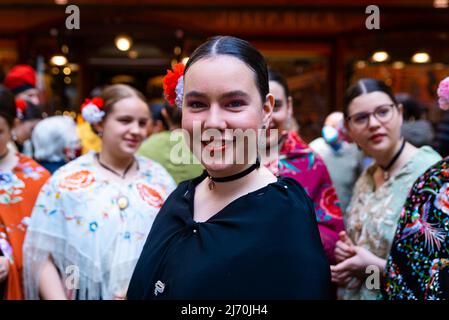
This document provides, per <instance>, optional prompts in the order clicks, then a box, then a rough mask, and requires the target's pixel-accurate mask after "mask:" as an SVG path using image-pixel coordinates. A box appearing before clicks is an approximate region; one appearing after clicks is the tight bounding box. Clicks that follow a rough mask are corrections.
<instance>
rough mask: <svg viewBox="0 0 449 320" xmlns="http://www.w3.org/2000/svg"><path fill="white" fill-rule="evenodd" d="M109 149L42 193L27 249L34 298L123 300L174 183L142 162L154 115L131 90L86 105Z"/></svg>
mask: <svg viewBox="0 0 449 320" xmlns="http://www.w3.org/2000/svg"><path fill="white" fill-rule="evenodd" d="M82 114H83V117H84V118H85V119H86V120H87V121H89V122H90V123H92V124H94V128H95V130H96V132H97V133H98V134H99V136H100V137H101V138H102V150H101V151H100V152H99V153H95V152H90V153H88V154H86V155H84V156H82V157H79V158H78V159H76V160H75V161H72V162H69V163H68V164H66V165H64V166H63V167H61V168H60V169H59V170H58V171H56V173H55V174H54V175H53V176H52V178H51V179H50V180H49V181H48V183H47V184H46V185H45V186H44V187H43V189H42V192H41V194H40V196H39V198H38V200H37V202H36V206H35V208H34V210H33V214H32V216H31V220H30V225H29V228H28V232H27V236H26V240H25V244H24V281H25V294H26V298H27V299H38V298H42V299H79V300H97V299H123V298H124V295H125V293H126V290H127V289H128V284H129V281H130V279H131V275H132V272H133V270H134V267H135V264H136V263H137V259H138V258H139V255H140V252H141V250H142V247H143V245H144V242H145V239H146V237H147V235H148V233H149V231H150V229H151V226H152V224H153V221H154V219H155V217H156V215H157V214H158V212H159V209H160V208H161V206H162V204H163V203H164V201H165V199H166V198H167V196H168V195H169V194H170V193H171V191H173V189H174V188H175V183H174V181H173V179H172V178H171V177H170V175H169V174H168V173H167V172H166V171H165V169H164V168H163V167H162V166H161V165H159V164H158V163H156V162H153V161H150V160H145V159H144V158H141V157H135V156H134V153H135V151H136V150H137V149H138V148H139V146H140V144H141V142H142V141H143V139H144V138H145V137H146V132H147V121H148V119H149V117H150V114H149V109H148V107H147V105H146V103H145V100H144V98H143V96H142V95H141V94H140V93H139V92H138V91H136V90H135V89H133V88H131V87H129V86H126V85H113V86H110V87H108V88H106V89H105V90H104V91H103V93H102V97H101V98H99V97H96V98H94V99H92V101H89V100H88V101H86V102H85V103H84V104H83V106H82Z"/></svg>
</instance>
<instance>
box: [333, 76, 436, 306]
mask: <svg viewBox="0 0 449 320" xmlns="http://www.w3.org/2000/svg"><path fill="white" fill-rule="evenodd" d="M343 112H344V114H345V118H346V123H345V124H346V127H347V129H348V132H349V134H350V135H351V137H352V138H353V139H354V141H355V142H356V143H357V144H358V145H359V147H360V148H362V149H363V151H364V152H365V153H366V154H367V155H369V156H371V157H372V158H373V159H374V163H373V164H372V165H371V166H370V167H368V168H367V170H365V172H364V173H363V174H362V175H361V176H360V178H359V179H358V180H357V183H356V185H355V188H354V193H353V196H352V199H351V202H350V204H349V207H348V210H347V213H346V216H345V225H346V230H347V233H346V232H341V233H340V240H339V241H338V242H337V245H336V248H335V258H336V261H337V265H335V266H331V271H332V281H333V282H335V283H337V284H338V285H339V287H340V289H339V298H340V299H345V300H359V299H362V300H373V299H377V298H380V297H381V295H380V290H379V289H380V283H381V279H380V278H381V275H382V273H383V271H384V269H385V265H386V258H387V256H388V254H389V251H390V247H391V243H392V241H393V237H394V233H395V230H396V226H397V222H398V219H399V215H400V211H401V208H402V206H403V204H404V202H405V200H406V198H407V194H408V192H409V190H410V188H411V187H412V184H413V182H414V181H415V180H416V179H417V178H418V177H419V176H420V175H421V174H423V173H424V172H425V171H426V169H427V168H428V167H430V166H431V165H432V164H434V163H435V162H437V161H438V160H440V159H441V157H440V156H439V154H438V153H437V152H436V151H434V150H433V149H432V148H431V147H429V146H423V147H421V148H419V149H418V148H416V147H414V146H413V145H411V144H409V143H407V142H405V140H404V139H403V137H402V136H401V125H402V121H403V120H402V106H401V105H400V104H398V103H397V101H396V100H395V97H394V95H393V93H392V91H391V89H390V88H389V87H388V86H387V85H386V84H385V83H383V82H381V81H378V80H375V79H361V80H359V81H358V82H357V83H355V84H354V85H353V86H351V87H350V88H349V89H348V91H347V92H346V95H345V98H344V109H343Z"/></svg>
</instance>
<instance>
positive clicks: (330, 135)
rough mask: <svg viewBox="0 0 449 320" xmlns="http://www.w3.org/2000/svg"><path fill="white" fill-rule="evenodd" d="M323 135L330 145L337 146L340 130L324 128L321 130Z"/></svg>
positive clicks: (329, 127)
mask: <svg viewBox="0 0 449 320" xmlns="http://www.w3.org/2000/svg"><path fill="white" fill-rule="evenodd" d="M321 135H322V136H323V138H324V140H325V141H326V142H327V143H328V144H335V143H337V142H338V130H337V129H335V128H334V127H331V126H324V127H323V129H322V130H321Z"/></svg>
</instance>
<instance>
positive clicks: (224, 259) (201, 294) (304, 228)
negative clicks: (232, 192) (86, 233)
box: [127, 174, 331, 300]
mask: <svg viewBox="0 0 449 320" xmlns="http://www.w3.org/2000/svg"><path fill="white" fill-rule="evenodd" d="M205 178H206V175H205V174H203V175H202V176H200V177H198V178H196V179H193V180H190V181H186V182H183V183H182V184H180V185H179V186H178V188H177V189H176V190H175V191H174V192H173V193H172V194H171V195H170V196H169V198H168V199H167V201H166V202H165V204H164V206H163V207H162V208H161V211H160V213H159V214H158V216H157V218H156V220H155V221H154V224H153V227H152V229H151V231H150V234H149V235H148V239H147V241H146V243H145V246H144V248H143V251H142V254H141V256H140V259H139V261H138V263H137V265H136V268H135V270H134V274H133V276H132V279H131V283H130V286H129V289H128V293H127V299H129V300H133V299H151V300H153V299H156V300H159V299H163V300H184V299H186V300H196V299H201V300H209V299H214V300H223V299H226V300H236V299H239V300H241V299H250V300H253V299H260V300H272V299H274V300H278V299H286V300H287V299H288V300H291V299H330V298H331V280H330V279H331V277H330V268H329V263H328V260H327V258H326V256H325V253H324V249H323V246H322V244H321V239H320V235H319V232H318V227H317V223H316V218H315V213H314V209H313V205H312V202H311V200H310V198H309V197H308V196H307V194H306V192H305V191H304V189H303V188H302V187H301V185H300V184H298V182H296V181H295V180H293V179H290V178H285V177H279V178H278V180H277V182H273V183H271V184H269V185H267V186H265V187H263V188H261V189H259V190H256V191H254V192H251V193H248V194H247V195H245V196H242V197H240V198H238V199H236V200H234V201H233V202H231V203H230V204H228V205H227V206H226V207H225V208H223V209H222V210H220V211H219V212H218V213H217V214H215V215H214V216H213V217H211V218H210V219H209V220H208V221H206V222H201V223H198V222H195V221H194V220H193V203H194V201H193V200H194V195H195V187H196V186H197V185H198V184H199V183H200V182H201V181H202V180H203V179H205Z"/></svg>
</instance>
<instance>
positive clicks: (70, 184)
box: [59, 170, 95, 191]
mask: <svg viewBox="0 0 449 320" xmlns="http://www.w3.org/2000/svg"><path fill="white" fill-rule="evenodd" d="M94 182H95V177H94V175H93V174H92V173H91V172H90V171H88V170H81V171H78V172H75V173H72V174H71V175H68V176H66V177H65V178H64V179H63V180H62V181H61V182H59V187H60V188H61V189H66V190H70V191H73V190H79V189H85V188H87V187H89V186H91V185H92V184H93V183H94Z"/></svg>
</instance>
